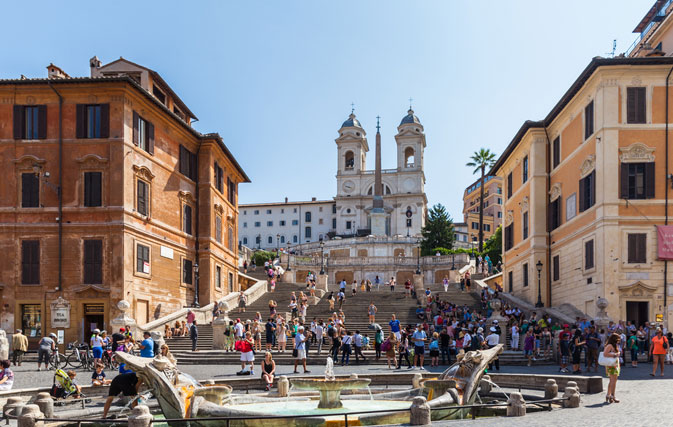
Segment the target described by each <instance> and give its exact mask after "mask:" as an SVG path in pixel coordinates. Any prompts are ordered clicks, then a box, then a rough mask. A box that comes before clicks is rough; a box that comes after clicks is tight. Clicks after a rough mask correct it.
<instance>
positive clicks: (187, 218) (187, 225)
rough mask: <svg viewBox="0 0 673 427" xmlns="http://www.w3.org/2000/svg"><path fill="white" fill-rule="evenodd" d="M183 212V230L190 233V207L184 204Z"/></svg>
mask: <svg viewBox="0 0 673 427" xmlns="http://www.w3.org/2000/svg"><path fill="white" fill-rule="evenodd" d="M183 212H184V231H185V233H187V234H189V235H191V234H192V207H191V206H189V205H185V206H184V208H183Z"/></svg>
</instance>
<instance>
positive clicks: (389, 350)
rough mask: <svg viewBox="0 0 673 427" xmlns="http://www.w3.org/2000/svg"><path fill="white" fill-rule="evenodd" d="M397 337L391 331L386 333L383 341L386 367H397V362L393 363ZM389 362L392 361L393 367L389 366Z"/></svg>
mask: <svg viewBox="0 0 673 427" xmlns="http://www.w3.org/2000/svg"><path fill="white" fill-rule="evenodd" d="M397 345H398V341H397V337H396V336H395V334H394V333H393V332H391V333H390V335H388V339H387V340H385V341H384V342H383V347H385V349H384V350H385V352H386V360H387V361H388V369H395V368H397V364H396V363H395V352H396V351H397ZM390 362H393V367H392V368H391V367H390Z"/></svg>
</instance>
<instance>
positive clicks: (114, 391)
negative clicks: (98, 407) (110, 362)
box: [103, 372, 143, 418]
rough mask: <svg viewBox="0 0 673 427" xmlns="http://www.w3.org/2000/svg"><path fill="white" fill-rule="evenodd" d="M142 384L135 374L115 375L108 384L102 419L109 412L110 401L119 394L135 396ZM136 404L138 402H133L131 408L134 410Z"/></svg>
mask: <svg viewBox="0 0 673 427" xmlns="http://www.w3.org/2000/svg"><path fill="white" fill-rule="evenodd" d="M142 383H143V380H142V379H140V378H138V376H137V375H136V373H135V372H131V373H128V374H119V375H117V376H116V377H115V378H114V379H113V380H112V383H110V391H109V392H108V398H107V400H106V401H105V406H104V407H103V418H106V417H107V413H108V411H109V410H110V405H111V404H112V401H113V400H114V399H115V397H117V396H118V395H119V394H120V393H122V394H123V395H124V396H136V395H137V394H138V390H139V389H140V386H141V385H142ZM137 404H138V402H137V401H134V402H133V404H132V405H131V407H132V408H135V407H136V405H137Z"/></svg>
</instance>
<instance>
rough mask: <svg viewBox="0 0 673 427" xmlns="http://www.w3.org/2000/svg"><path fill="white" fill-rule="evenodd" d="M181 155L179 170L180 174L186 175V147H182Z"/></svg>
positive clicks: (179, 155) (179, 156) (179, 157)
mask: <svg viewBox="0 0 673 427" xmlns="http://www.w3.org/2000/svg"><path fill="white" fill-rule="evenodd" d="M179 151H180V153H179V154H178V169H179V170H180V173H181V174H183V175H186V173H185V147H183V146H182V145H180V150H179Z"/></svg>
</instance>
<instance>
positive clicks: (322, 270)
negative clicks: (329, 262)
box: [320, 239, 325, 275]
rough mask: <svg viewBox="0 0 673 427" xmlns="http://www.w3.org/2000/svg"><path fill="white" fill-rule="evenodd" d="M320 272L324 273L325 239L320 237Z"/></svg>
mask: <svg viewBox="0 0 673 427" xmlns="http://www.w3.org/2000/svg"><path fill="white" fill-rule="evenodd" d="M320 274H321V275H322V274H325V241H324V240H323V239H320Z"/></svg>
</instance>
